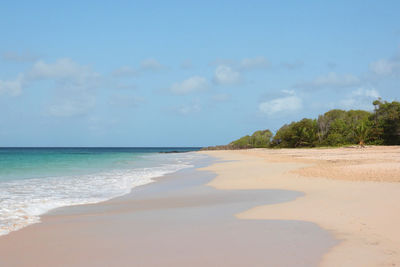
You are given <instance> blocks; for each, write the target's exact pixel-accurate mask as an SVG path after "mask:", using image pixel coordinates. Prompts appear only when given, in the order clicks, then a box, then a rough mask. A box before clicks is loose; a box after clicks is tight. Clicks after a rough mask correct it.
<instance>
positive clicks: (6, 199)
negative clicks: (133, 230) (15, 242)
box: [0, 148, 201, 235]
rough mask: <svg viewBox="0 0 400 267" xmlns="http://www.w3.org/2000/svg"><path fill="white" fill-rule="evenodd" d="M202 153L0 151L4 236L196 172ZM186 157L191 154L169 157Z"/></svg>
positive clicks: (0, 223) (0, 217) (0, 207)
mask: <svg viewBox="0 0 400 267" xmlns="http://www.w3.org/2000/svg"><path fill="white" fill-rule="evenodd" d="M194 150H197V148H0V235H2V234H3V235H4V234H7V233H9V232H10V231H14V230H18V229H20V228H22V227H24V226H26V225H29V224H32V223H36V222H39V221H40V215H41V214H43V213H45V212H47V211H49V210H51V209H54V208H57V207H62V206H69V205H78V204H87V203H96V202H100V201H105V200H108V199H110V198H113V197H117V196H121V195H123V194H126V193H129V192H130V190H131V189H132V188H133V187H135V186H140V185H144V184H147V183H150V182H152V181H153V178H155V177H159V176H163V175H165V174H167V173H171V172H175V171H177V170H180V169H183V168H187V167H190V166H192V164H193V162H194V161H195V160H196V159H198V158H199V157H201V155H199V154H197V153H190V152H189V151H194ZM167 151H180V152H189V153H171V154H169V153H168V154H164V153H159V152H167Z"/></svg>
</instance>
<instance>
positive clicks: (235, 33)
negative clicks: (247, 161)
mask: <svg viewBox="0 0 400 267" xmlns="http://www.w3.org/2000/svg"><path fill="white" fill-rule="evenodd" d="M399 14H400V1H398V0H393V1H390V0H383V1H369V0H362V1H361V0H360V1H358V0H354V1H348V0H347V1H342V0H336V1H307V0H305V1H266V0H264V1H253V0H249V1H234V0H230V1H206V0H204V1H100V0H98V1H72V0H71V1H18V0H16V1H7V2H5V3H2V5H1V7H0V34H1V42H0V147H1V146H209V145H221V144H227V143H229V142H230V141H232V140H234V139H237V138H239V137H241V136H244V135H247V134H251V133H252V132H254V131H256V130H260V129H270V130H272V131H273V132H275V131H276V130H278V129H279V128H280V127H281V126H282V125H283V124H285V123H290V122H292V121H296V120H300V119H302V118H305V117H307V118H317V117H318V115H319V114H323V113H324V112H326V111H328V110H330V109H334V108H338V109H345V110H349V109H365V110H372V108H373V106H372V101H373V100H375V99H377V98H379V97H381V98H382V99H384V100H387V101H393V100H396V101H399V100H400V86H399V85H400V18H399Z"/></svg>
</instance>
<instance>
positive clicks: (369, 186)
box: [201, 147, 400, 266]
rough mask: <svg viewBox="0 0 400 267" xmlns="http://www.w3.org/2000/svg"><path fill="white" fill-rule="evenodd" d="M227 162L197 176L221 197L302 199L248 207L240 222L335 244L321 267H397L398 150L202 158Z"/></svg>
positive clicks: (399, 217) (245, 153)
mask: <svg viewBox="0 0 400 267" xmlns="http://www.w3.org/2000/svg"><path fill="white" fill-rule="evenodd" d="M201 153H205V154H208V155H213V156H216V157H219V158H220V159H222V160H225V161H227V162H225V163H216V164H214V165H212V166H209V167H207V168H204V170H209V171H214V172H216V173H217V174H218V176H217V178H216V179H214V180H213V181H211V182H210V183H209V185H210V186H213V187H215V188H218V189H222V190H224V189H225V190H227V189H228V190H231V189H239V188H241V189H263V188H269V189H272V188H275V189H285V190H295V191H301V192H304V193H305V195H304V196H303V197H300V198H297V199H296V200H294V201H291V202H285V203H279V204H274V205H263V206H258V207H253V208H251V209H250V210H247V211H244V212H241V213H238V214H237V215H236V216H237V217H238V218H240V219H249V220H254V219H256V220H260V219H262V220H300V221H308V222H313V223H316V224H317V225H319V226H320V227H322V228H323V229H326V230H328V231H330V232H332V233H333V234H334V235H335V237H336V238H337V239H338V240H340V241H341V242H340V243H339V244H338V245H337V246H335V247H333V248H332V249H331V250H330V251H329V252H328V253H327V254H325V255H324V257H323V260H322V261H321V266H399V265H400V249H399V248H400V230H399V229H398V225H400V208H399V207H398V205H397V207H396V204H397V203H399V202H400V183H396V182H397V181H399V180H400V177H399V174H398V173H400V172H399V170H400V148H399V147H370V148H368V149H362V150H354V149H352V148H334V149H307V150H296V149H281V150H265V149H252V150H237V151H205V152H201Z"/></svg>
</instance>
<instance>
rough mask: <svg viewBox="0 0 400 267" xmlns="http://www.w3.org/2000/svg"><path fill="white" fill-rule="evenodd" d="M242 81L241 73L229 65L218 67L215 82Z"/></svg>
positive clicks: (236, 82)
mask: <svg viewBox="0 0 400 267" xmlns="http://www.w3.org/2000/svg"><path fill="white" fill-rule="evenodd" d="M240 81H241V75H240V73H239V72H238V71H235V70H234V69H232V68H231V67H229V66H227V65H220V66H218V67H217V68H216V70H215V74H214V82H216V83H217V84H221V85H229V84H238V83H240Z"/></svg>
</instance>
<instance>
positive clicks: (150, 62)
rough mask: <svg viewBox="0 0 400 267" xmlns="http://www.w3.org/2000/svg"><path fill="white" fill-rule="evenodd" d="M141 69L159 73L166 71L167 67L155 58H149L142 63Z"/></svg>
mask: <svg viewBox="0 0 400 267" xmlns="http://www.w3.org/2000/svg"><path fill="white" fill-rule="evenodd" d="M140 69H141V70H144V71H158V70H162V69H165V66H164V65H162V64H161V63H160V62H158V61H157V60H156V59H154V58H148V59H145V60H143V61H142V62H141V63H140Z"/></svg>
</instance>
